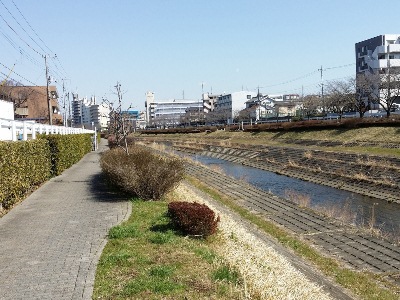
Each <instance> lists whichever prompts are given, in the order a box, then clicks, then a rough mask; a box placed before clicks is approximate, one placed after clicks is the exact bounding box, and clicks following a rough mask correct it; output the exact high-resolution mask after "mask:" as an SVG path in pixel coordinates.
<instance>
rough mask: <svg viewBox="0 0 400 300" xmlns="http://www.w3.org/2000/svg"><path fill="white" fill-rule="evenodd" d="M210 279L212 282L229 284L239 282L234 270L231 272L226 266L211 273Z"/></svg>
mask: <svg viewBox="0 0 400 300" xmlns="http://www.w3.org/2000/svg"><path fill="white" fill-rule="evenodd" d="M212 278H213V279H214V280H219V281H226V282H231V283H234V284H236V283H238V282H239V274H238V272H236V271H235V270H232V269H231V268H229V266H227V265H222V266H220V267H219V268H218V269H217V270H215V271H214V272H213V276H212Z"/></svg>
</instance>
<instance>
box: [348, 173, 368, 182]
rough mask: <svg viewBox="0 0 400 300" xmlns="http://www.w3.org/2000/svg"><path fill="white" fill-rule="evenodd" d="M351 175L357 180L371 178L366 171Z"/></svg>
mask: <svg viewBox="0 0 400 300" xmlns="http://www.w3.org/2000/svg"><path fill="white" fill-rule="evenodd" d="M351 177H353V178H354V179H356V180H360V181H361V180H369V176H368V175H366V174H364V173H356V174H354V175H352V176H351Z"/></svg>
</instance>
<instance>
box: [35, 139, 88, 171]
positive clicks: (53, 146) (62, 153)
mask: <svg viewBox="0 0 400 300" xmlns="http://www.w3.org/2000/svg"><path fill="white" fill-rule="evenodd" d="M40 138H41V139H46V140H47V141H48V142H49V146H50V152H51V164H52V175H55V176H57V175H60V174H61V173H62V172H63V171H64V170H66V169H68V168H69V167H71V166H72V165H73V164H75V163H77V162H78V161H80V160H81V158H82V157H83V156H84V155H85V154H86V153H88V152H90V151H91V150H92V135H91V134H70V135H42V136H40Z"/></svg>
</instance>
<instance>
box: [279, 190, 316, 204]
mask: <svg viewBox="0 0 400 300" xmlns="http://www.w3.org/2000/svg"><path fill="white" fill-rule="evenodd" d="M285 198H286V199H288V200H290V201H291V202H293V203H295V204H296V205H298V206H299V207H302V208H305V207H307V208H309V207H310V206H311V197H310V196H309V195H306V194H301V193H298V192H296V191H293V190H285Z"/></svg>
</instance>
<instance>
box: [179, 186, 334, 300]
mask: <svg viewBox="0 0 400 300" xmlns="http://www.w3.org/2000/svg"><path fill="white" fill-rule="evenodd" d="M175 192H176V194H177V195H180V199H181V200H182V201H195V202H199V203H205V204H206V205H207V206H209V207H210V208H212V209H213V210H214V211H215V212H216V213H217V214H218V215H219V216H220V218H221V221H220V225H219V234H220V235H221V237H222V242H220V243H217V244H216V245H215V246H216V248H215V250H216V252H217V253H218V254H219V255H220V256H222V257H223V258H224V260H225V261H227V262H228V263H229V265H230V266H231V267H232V268H235V269H237V270H238V272H239V273H240V275H241V277H242V278H243V282H244V285H245V286H244V289H245V290H244V293H245V295H244V296H245V299H330V297H329V296H328V295H327V294H326V293H325V292H324V291H323V290H322V289H321V287H319V286H317V285H316V284H315V283H313V282H310V281H309V280H308V279H307V278H306V277H305V276H304V275H303V274H302V273H301V272H299V271H298V270H296V269H295V268H294V267H293V266H292V265H291V264H290V263H289V262H288V261H287V259H286V258H285V257H283V256H282V255H280V254H279V253H277V252H276V251H275V250H274V249H273V248H271V247H270V246H268V245H267V244H265V243H264V242H263V241H261V240H260V239H258V238H257V237H256V236H254V235H253V234H251V233H250V232H249V231H247V230H246V229H245V228H244V227H243V226H241V225H240V223H238V222H237V221H236V220H235V219H234V218H233V217H231V216H229V215H227V214H224V213H222V212H221V211H219V210H218V209H217V208H215V207H213V205H212V203H209V202H207V201H206V200H204V198H201V197H200V196H198V195H197V194H195V193H194V192H193V191H192V190H191V189H190V188H188V187H187V186H185V185H180V186H179V187H178V188H177V190H176V191H175Z"/></svg>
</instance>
